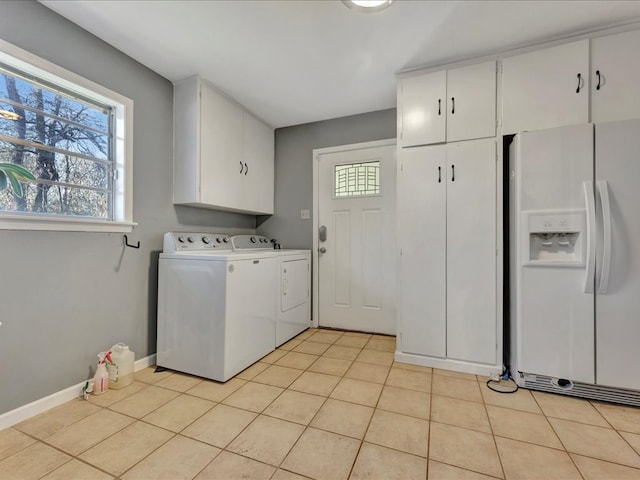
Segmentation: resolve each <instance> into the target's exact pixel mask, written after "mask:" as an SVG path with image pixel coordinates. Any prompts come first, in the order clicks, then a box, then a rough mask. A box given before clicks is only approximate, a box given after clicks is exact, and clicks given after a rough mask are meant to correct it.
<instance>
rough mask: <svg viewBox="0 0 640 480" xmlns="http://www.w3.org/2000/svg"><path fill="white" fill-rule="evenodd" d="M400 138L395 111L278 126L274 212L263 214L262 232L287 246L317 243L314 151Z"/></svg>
mask: <svg viewBox="0 0 640 480" xmlns="http://www.w3.org/2000/svg"><path fill="white" fill-rule="evenodd" d="M395 137H396V110H395V109H394V108H393V109H389V110H380V111H378V112H371V113H364V114H361V115H352V116H350V117H343V118H336V119H333V120H325V121H322V122H314V123H307V124H304V125H297V126H294V127H286V128H280V129H278V130H276V165H275V178H276V184H275V215H272V216H270V217H259V218H258V233H260V234H263V235H266V236H268V237H272V238H277V239H278V240H279V241H280V243H281V244H282V246H283V248H311V247H312V246H313V218H310V219H309V220H300V210H301V209H304V208H308V209H309V210H310V211H311V213H312V216H313V158H312V156H313V150H314V149H316V148H324V147H333V146H337V145H348V144H351V143H360V142H369V141H373V140H384V139H387V138H395Z"/></svg>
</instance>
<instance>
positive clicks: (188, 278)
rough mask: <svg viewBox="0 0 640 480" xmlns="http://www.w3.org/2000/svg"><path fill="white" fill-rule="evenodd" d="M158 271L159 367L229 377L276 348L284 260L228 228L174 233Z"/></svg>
mask: <svg viewBox="0 0 640 480" xmlns="http://www.w3.org/2000/svg"><path fill="white" fill-rule="evenodd" d="M163 250H164V251H163V253H162V254H161V255H160V260H159V271H158V340H157V361H156V363H157V364H158V366H160V367H165V368H169V369H172V370H177V371H180V372H185V373H190V374H192V375H197V376H200V377H205V378H210V379H212V380H217V381H220V382H225V381H227V380H228V379H229V378H231V377H233V376H234V375H236V374H237V373H239V372H240V371H242V370H244V369H245V368H247V367H248V366H249V365H251V364H253V363H254V362H256V361H258V360H259V359H260V358H262V357H263V356H265V355H267V354H268V353H269V352H271V351H272V350H274V348H275V342H274V338H275V335H276V333H275V331H276V326H275V325H276V315H275V312H276V309H277V304H276V300H277V278H276V275H275V272H276V269H277V265H278V260H277V254H276V253H275V252H274V251H273V250H257V249H254V250H249V251H246V250H245V251H237V252H234V251H233V249H232V246H231V241H230V239H229V236H228V235H216V234H208V233H182V232H169V233H166V234H165V236H164V249H163Z"/></svg>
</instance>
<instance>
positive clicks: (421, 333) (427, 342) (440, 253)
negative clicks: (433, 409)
mask: <svg viewBox="0 0 640 480" xmlns="http://www.w3.org/2000/svg"><path fill="white" fill-rule="evenodd" d="M445 155H446V146H445V145H434V146H430V147H420V148H411V149H404V150H402V151H401V152H400V159H399V160H400V161H399V162H398V165H399V168H398V189H397V191H398V196H397V198H398V205H397V209H398V244H399V246H400V248H401V256H400V281H399V282H398V287H399V292H398V295H399V311H400V331H401V335H402V336H401V340H400V349H401V351H402V352H405V353H415V354H420V355H430V356H435V357H444V356H445V355H446V351H445V347H446V324H445V314H446V313H445V294H446V292H445V273H446V272H445V232H446V218H445V215H446V212H445V198H446V182H445V159H446V157H445Z"/></svg>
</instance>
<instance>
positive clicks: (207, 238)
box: [202, 237, 211, 245]
mask: <svg viewBox="0 0 640 480" xmlns="http://www.w3.org/2000/svg"><path fill="white" fill-rule="evenodd" d="M202 243H204V244H205V245H209V244H210V243H211V239H210V238H209V237H202Z"/></svg>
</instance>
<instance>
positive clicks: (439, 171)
mask: <svg viewBox="0 0 640 480" xmlns="http://www.w3.org/2000/svg"><path fill="white" fill-rule="evenodd" d="M440 182H442V167H438V183H440Z"/></svg>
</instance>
